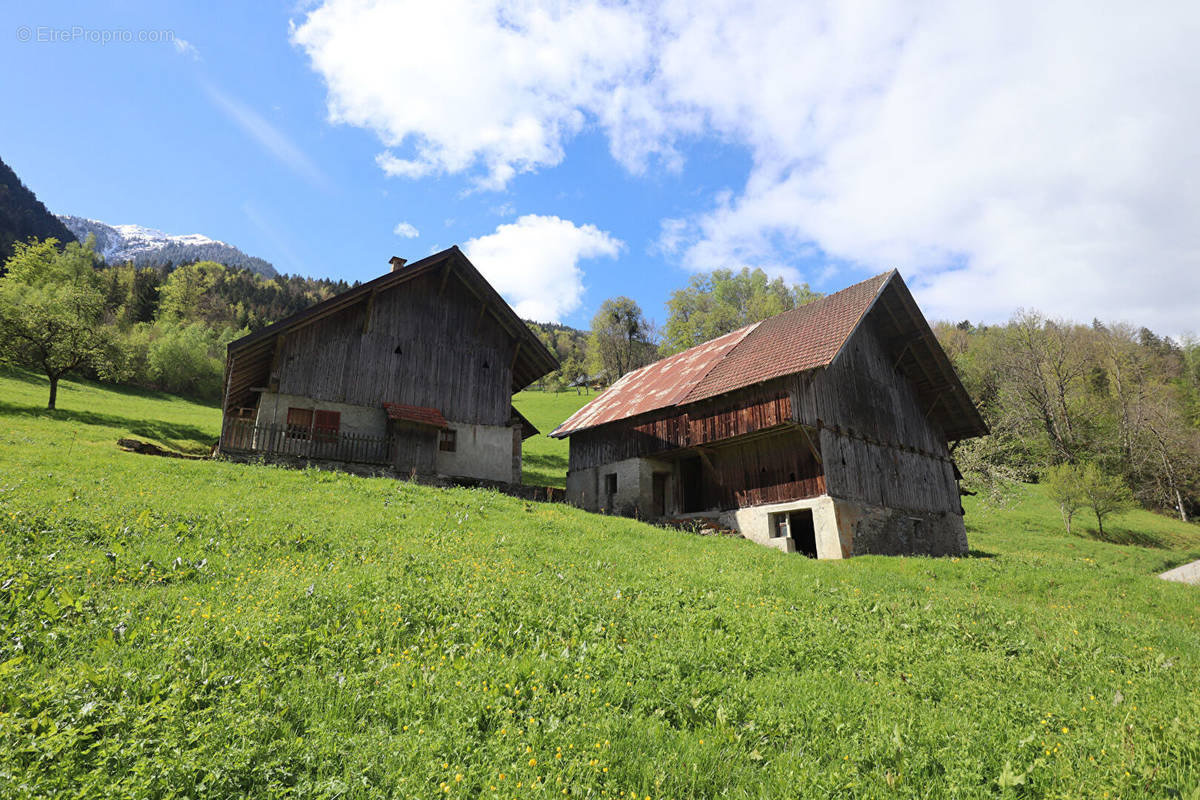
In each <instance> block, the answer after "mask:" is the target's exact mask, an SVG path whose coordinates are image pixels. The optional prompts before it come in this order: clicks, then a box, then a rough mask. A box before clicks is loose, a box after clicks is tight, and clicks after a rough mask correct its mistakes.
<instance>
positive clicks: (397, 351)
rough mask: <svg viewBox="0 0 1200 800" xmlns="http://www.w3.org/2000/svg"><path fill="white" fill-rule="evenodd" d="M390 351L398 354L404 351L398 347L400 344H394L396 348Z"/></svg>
mask: <svg viewBox="0 0 1200 800" xmlns="http://www.w3.org/2000/svg"><path fill="white" fill-rule="evenodd" d="M392 352H393V353H395V354H396V355H398V356H402V355H404V351H403V350H402V349H401V348H400V345H396V349H395V350H393V351H392Z"/></svg>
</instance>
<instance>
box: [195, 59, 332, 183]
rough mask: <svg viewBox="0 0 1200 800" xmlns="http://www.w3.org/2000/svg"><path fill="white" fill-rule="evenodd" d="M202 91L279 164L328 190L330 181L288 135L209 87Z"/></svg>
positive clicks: (238, 102) (208, 85)
mask: <svg viewBox="0 0 1200 800" xmlns="http://www.w3.org/2000/svg"><path fill="white" fill-rule="evenodd" d="M201 88H202V89H203V90H204V93H205V94H206V95H208V99H209V101H211V102H212V104H213V105H214V106H216V108H217V109H218V110H219V111H220V112H221V113H222V114H224V115H225V116H226V117H227V118H228V119H229V120H230V121H232V122H233V123H234V124H235V125H237V126H238V127H239V128H241V129H242V131H243V132H244V133H245V134H246V135H248V136H249V137H250V138H252V139H254V140H255V141H256V142H258V143H259V145H260V146H262V148H263V149H264V150H266V151H267V152H268V153H270V154H271V155H272V156H273V157H274V158H275V159H276V160H277V161H279V162H280V163H281V164H283V165H284V166H286V167H287V168H288V169H290V170H291V171H292V172H294V173H296V174H297V175H299V176H300V177H302V178H304V179H305V180H307V181H309V182H310V183H312V184H314V185H317V186H321V187H323V188H328V187H329V185H330V184H329V179H328V178H327V177H326V176H325V173H324V172H322V171H321V168H320V167H318V166H317V165H316V164H315V163H313V161H312V159H310V158H309V157H308V156H307V155H306V154H305V153H304V151H303V150H301V149H300V148H299V147H297V146H296V144H295V142H293V141H292V140H291V139H290V138H289V137H288V136H287V134H285V133H284V132H283V131H281V130H279V129H278V128H276V127H275V126H274V125H272V124H271V123H270V122H268V121H267V120H266V119H265V118H264V117H263V116H262V115H261V114H259V113H258V112H257V111H255V110H254V109H252V108H250V107H249V106H247V105H246V104H244V103H242V102H241V101H239V100H237V99H235V98H233V97H231V96H230V95H228V94H226V93H225V92H223V91H221V90H220V89H218V88H217V87H216V86H213V85H212V84H209V83H202V84H201Z"/></svg>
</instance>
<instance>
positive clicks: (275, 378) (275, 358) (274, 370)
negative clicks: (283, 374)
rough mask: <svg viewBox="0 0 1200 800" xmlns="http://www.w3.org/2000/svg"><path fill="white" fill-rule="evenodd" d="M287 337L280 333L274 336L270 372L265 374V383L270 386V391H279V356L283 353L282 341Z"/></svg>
mask: <svg viewBox="0 0 1200 800" xmlns="http://www.w3.org/2000/svg"><path fill="white" fill-rule="evenodd" d="M285 339H287V334H285V333H281V334H279V335H278V336H276V337H275V352H274V353H272V354H271V372H270V374H269V375H268V376H267V383H268V385H270V387H271V391H272V392H278V391H279V366H280V365H279V357H280V356H281V355H283V342H284V340H285Z"/></svg>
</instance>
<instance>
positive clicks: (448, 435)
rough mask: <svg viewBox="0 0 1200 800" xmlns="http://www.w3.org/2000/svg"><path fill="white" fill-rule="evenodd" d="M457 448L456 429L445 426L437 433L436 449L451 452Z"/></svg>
mask: <svg viewBox="0 0 1200 800" xmlns="http://www.w3.org/2000/svg"><path fill="white" fill-rule="evenodd" d="M457 449H458V431H455V430H452V429H450V428H447V429H446V430H444V431H441V432H439V433H438V450H441V451H442V452H443V453H453V452H455V451H456V450H457Z"/></svg>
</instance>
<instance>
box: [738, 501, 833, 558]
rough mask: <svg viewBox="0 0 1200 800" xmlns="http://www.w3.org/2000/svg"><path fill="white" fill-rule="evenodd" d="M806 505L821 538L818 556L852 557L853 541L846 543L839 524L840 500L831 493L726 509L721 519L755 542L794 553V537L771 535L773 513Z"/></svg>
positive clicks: (795, 509)
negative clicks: (792, 550) (792, 543)
mask: <svg viewBox="0 0 1200 800" xmlns="http://www.w3.org/2000/svg"><path fill="white" fill-rule="evenodd" d="M803 508H809V509H812V515H813V528H814V529H815V530H816V539H817V558H847V557H849V556H850V554H851V553H852V552H853V549H852V544H853V543H852V542H851V541H845V542H843V540H842V534H841V532H840V530H839V526H838V509H837V505H836V501H835V500H834V499H833V498H832V497H830V496H829V495H827V494H823V495H821V496H819V497H807V498H805V499H803V500H792V501H789V502H786V503H770V504H768V505H761V506H749V507H748V508H738V509H734V510H732V511H724V512H722V513H721V518H720V519H721V524H722V525H724V526H725V527H727V528H732V529H733V530H736V531H737V532H738V533H740V534H741V535H742V536H745V537H746V538H747V539H750V540H751V541H755V542H758V543H759V544H763V545H766V546H767V547H774V548H777V549H779V550H783V551H785V552H791V550H790V549H789V547H790V545H791V540H790V539H786V538H775V537H772V536H771V533H772V526H771V515H772V514H779V513H781V512H786V511H798V510H800V509H803Z"/></svg>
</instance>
